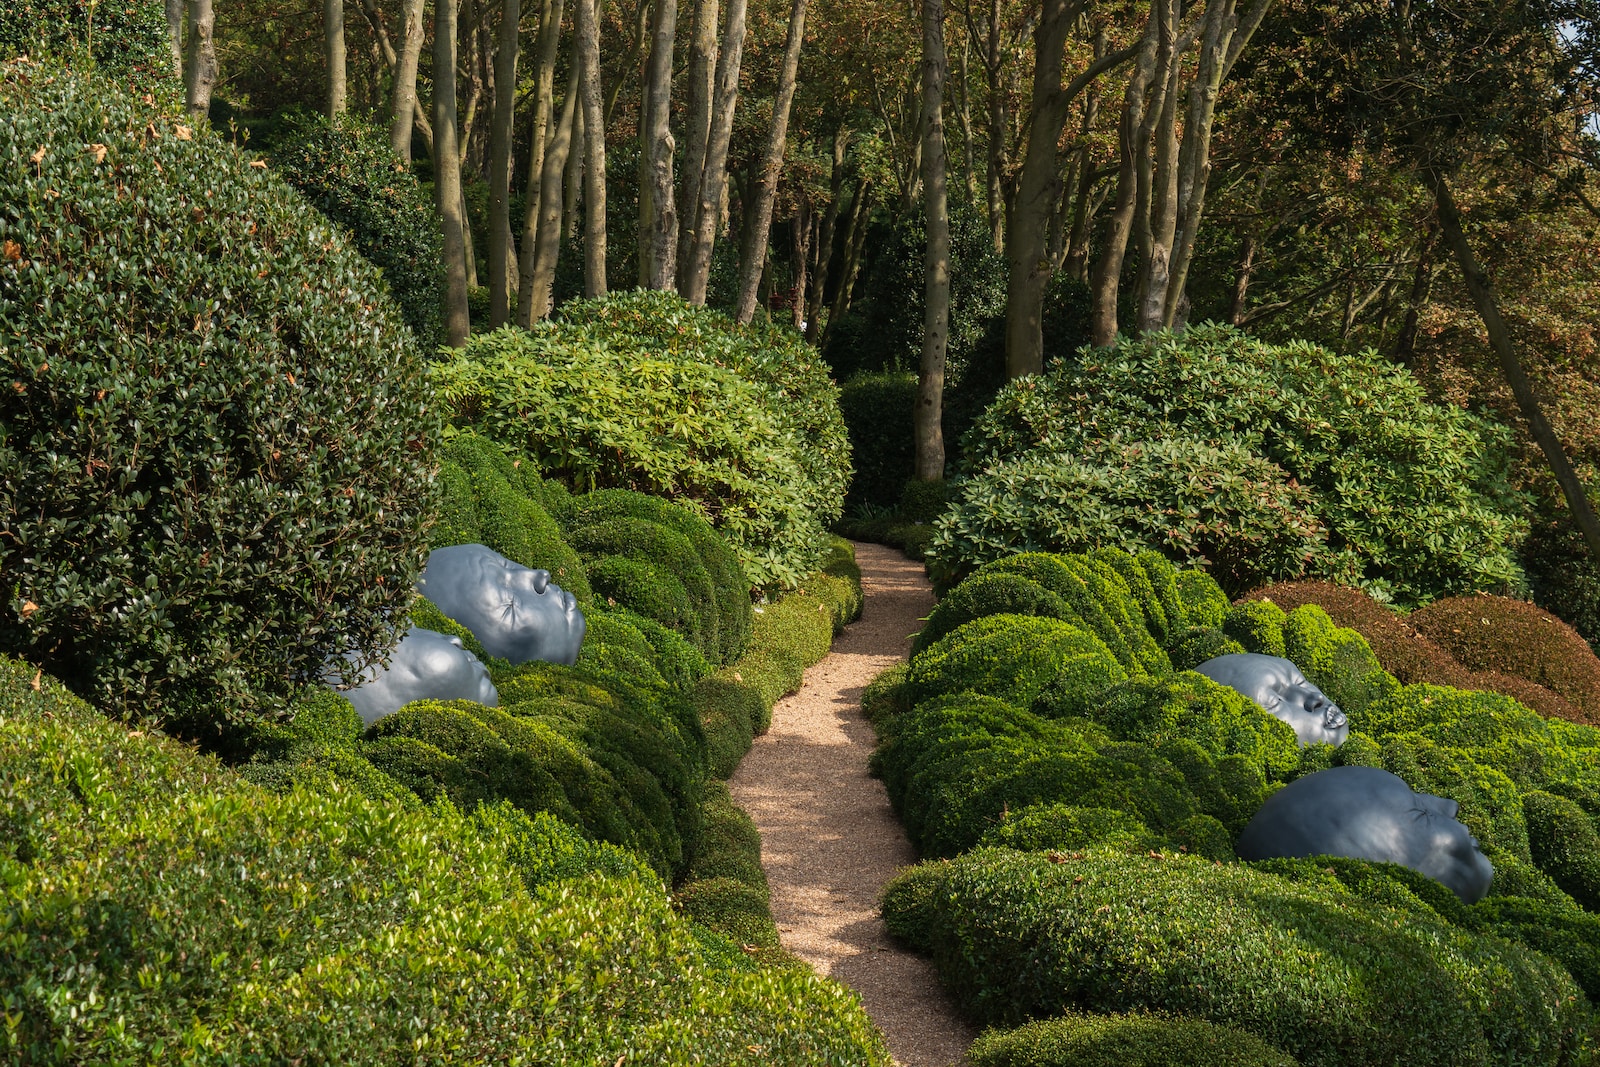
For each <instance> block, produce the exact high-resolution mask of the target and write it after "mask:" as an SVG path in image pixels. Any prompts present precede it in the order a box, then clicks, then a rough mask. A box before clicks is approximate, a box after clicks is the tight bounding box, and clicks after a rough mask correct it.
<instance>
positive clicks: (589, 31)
mask: <svg viewBox="0 0 1600 1067" xmlns="http://www.w3.org/2000/svg"><path fill="white" fill-rule="evenodd" d="M597 2H598V0H578V17H577V27H576V29H577V38H578V41H577V44H578V47H577V55H578V72H579V73H578V105H579V106H580V107H581V108H583V157H584V159H583V293H584V295H585V296H605V295H606V123H605V110H604V105H603V103H602V101H601V96H600V23H599V18H598V15H597V13H596V11H595V4H596V3H597Z"/></svg>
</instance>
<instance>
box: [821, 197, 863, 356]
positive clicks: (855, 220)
mask: <svg viewBox="0 0 1600 1067" xmlns="http://www.w3.org/2000/svg"><path fill="white" fill-rule="evenodd" d="M871 215H872V186H871V184H870V183H869V182H868V180H867V179H866V178H862V179H861V182H860V184H858V185H857V186H856V196H855V201H854V202H853V203H852V204H851V206H850V224H849V226H848V227H846V229H845V236H844V273H843V274H842V275H841V276H840V278H839V288H838V289H836V290H835V291H834V294H833V305H832V306H831V307H830V308H829V309H828V328H827V330H824V331H823V334H822V343H823V344H824V345H826V344H827V343H828V334H829V333H831V332H832V331H833V327H834V326H835V325H836V324H837V323H838V322H839V320H840V319H842V318H844V317H845V316H846V315H848V314H849V313H850V296H851V293H852V292H853V291H854V290H855V287H856V272H857V271H859V270H860V269H861V249H862V247H863V246H864V245H865V244H866V243H867V220H868V219H869V218H870V217H871Z"/></svg>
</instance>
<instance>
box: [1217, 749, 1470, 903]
mask: <svg viewBox="0 0 1600 1067" xmlns="http://www.w3.org/2000/svg"><path fill="white" fill-rule="evenodd" d="M1457 810H1458V808H1457V805H1456V802H1455V801H1453V800H1447V799H1445V798H1444V797H1436V796H1433V795H1432V794H1429V793H1417V792H1413V791H1412V789H1411V787H1410V786H1408V785H1406V783H1405V782H1404V781H1402V780H1401V779H1400V778H1399V777H1397V776H1395V775H1393V774H1390V773H1389V772H1388V771H1385V770H1380V769H1378V768H1377V767H1333V768H1330V769H1329V770H1326V771H1318V772H1317V773H1316V774H1309V775H1307V776H1306V777H1304V778H1301V779H1299V780H1298V781H1295V782H1291V783H1290V784H1288V785H1286V786H1284V787H1283V788H1282V789H1280V790H1278V792H1276V793H1274V794H1273V795H1272V796H1271V797H1270V798H1268V800H1267V802H1266V803H1265V804H1263V805H1262V806H1261V810H1260V811H1259V812H1257V813H1256V817H1255V818H1253V819H1251V820H1250V824H1249V825H1248V826H1246V827H1245V828H1244V833H1242V834H1240V835H1239V843H1238V846H1237V852H1238V854H1239V858H1240V859H1246V860H1264V859H1274V858H1278V857H1297V856H1348V857H1349V858H1351V859H1358V860H1372V861H1375V862H1382V863H1398V864H1400V865H1401V866H1403V867H1410V868H1411V869H1412V870H1413V871H1416V872H1417V873H1419V874H1425V875H1427V876H1428V877H1429V878H1432V879H1433V880H1434V881H1436V882H1438V883H1440V884H1441V885H1443V886H1445V887H1446V888H1447V889H1449V890H1450V891H1451V892H1453V893H1455V895H1456V896H1458V897H1460V898H1461V899H1462V900H1463V901H1465V902H1466V903H1468V904H1471V903H1474V902H1475V901H1478V900H1481V899H1483V895H1484V894H1485V893H1487V892H1488V891H1489V882H1490V880H1491V879H1493V878H1494V866H1493V865H1492V864H1490V862H1489V859H1488V857H1486V856H1485V855H1484V854H1483V853H1482V852H1480V851H1479V850H1478V842H1477V841H1476V840H1475V839H1474V838H1473V836H1472V833H1471V832H1470V831H1469V830H1468V829H1467V828H1466V827H1465V826H1463V825H1461V823H1460V822H1458V821H1457V820H1456V812H1457Z"/></svg>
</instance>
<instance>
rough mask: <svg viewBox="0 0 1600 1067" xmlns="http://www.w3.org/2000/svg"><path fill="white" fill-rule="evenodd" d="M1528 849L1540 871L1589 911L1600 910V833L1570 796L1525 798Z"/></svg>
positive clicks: (1534, 793) (1535, 794)
mask: <svg viewBox="0 0 1600 1067" xmlns="http://www.w3.org/2000/svg"><path fill="white" fill-rule="evenodd" d="M1522 811H1523V815H1524V816H1525V817H1526V819H1527V821H1528V847H1529V850H1530V851H1531V852H1532V854H1533V861H1534V863H1536V864H1538V866H1539V869H1540V870H1542V871H1544V872H1545V873H1546V874H1548V875H1550V877H1552V878H1554V879H1555V882H1556V885H1559V886H1560V887H1561V888H1562V890H1563V891H1564V892H1565V893H1567V895H1569V896H1570V897H1572V899H1573V900H1576V901H1577V902H1578V903H1579V904H1581V905H1582V906H1583V907H1585V908H1587V909H1588V910H1589V911H1600V834H1596V833H1595V828H1594V823H1593V822H1592V821H1590V819H1589V816H1588V815H1586V814H1585V813H1584V811H1583V809H1582V808H1580V807H1578V805H1576V804H1574V803H1573V802H1572V801H1570V800H1568V799H1567V798H1566V797H1558V796H1552V795H1550V794H1549V793H1542V792H1539V791H1537V790H1536V791H1533V792H1530V793H1528V794H1527V795H1526V796H1524V797H1523V798H1522Z"/></svg>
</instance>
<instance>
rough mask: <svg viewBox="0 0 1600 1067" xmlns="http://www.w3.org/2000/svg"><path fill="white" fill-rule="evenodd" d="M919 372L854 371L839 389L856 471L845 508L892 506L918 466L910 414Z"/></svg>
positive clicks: (914, 405)
mask: <svg viewBox="0 0 1600 1067" xmlns="http://www.w3.org/2000/svg"><path fill="white" fill-rule="evenodd" d="M916 399H917V376H916V375H915V374H912V373H910V372H908V371H882V372H876V373H873V372H868V373H862V374H856V375H852V376H851V377H850V379H849V380H848V381H846V382H845V383H844V385H843V386H842V387H841V388H840V390H839V410H840V412H841V413H842V414H843V416H844V424H845V429H846V430H847V431H848V433H849V435H850V454H851V456H852V457H853V459H854V462H855V477H854V478H853V479H852V480H851V482H850V495H849V496H848V497H847V498H846V499H845V508H846V509H847V510H849V509H852V508H859V507H861V506H862V505H863V504H871V505H874V506H876V507H880V508H891V507H894V506H895V505H897V504H898V503H899V500H900V493H901V489H902V488H903V487H904V486H905V484H906V482H907V481H908V480H910V478H911V476H912V474H913V473H915V470H916V458H917V457H916V443H915V441H914V440H913V439H912V425H911V417H912V413H913V412H914V411H915V408H916Z"/></svg>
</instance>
